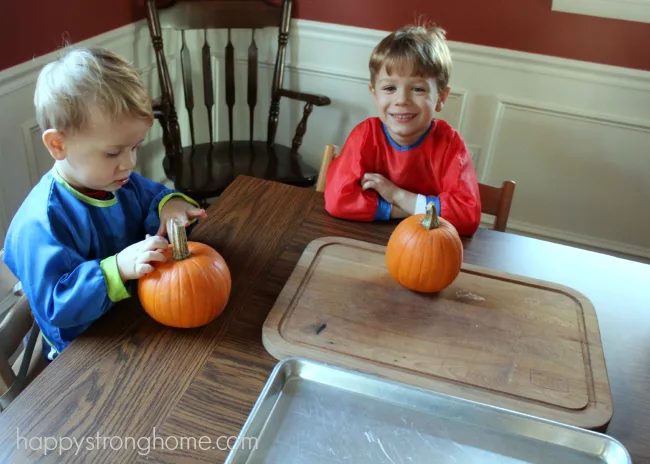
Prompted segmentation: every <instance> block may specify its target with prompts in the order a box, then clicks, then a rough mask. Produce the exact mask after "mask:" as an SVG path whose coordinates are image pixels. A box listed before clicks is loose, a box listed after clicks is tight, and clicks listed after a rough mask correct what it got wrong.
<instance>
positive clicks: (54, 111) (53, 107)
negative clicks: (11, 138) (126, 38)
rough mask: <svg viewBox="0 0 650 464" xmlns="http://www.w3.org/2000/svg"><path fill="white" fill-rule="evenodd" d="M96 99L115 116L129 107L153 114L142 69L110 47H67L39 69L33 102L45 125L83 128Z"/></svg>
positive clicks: (137, 112) (134, 111)
mask: <svg viewBox="0 0 650 464" xmlns="http://www.w3.org/2000/svg"><path fill="white" fill-rule="evenodd" d="M95 105H96V106H97V107H98V108H99V110H100V111H101V112H102V114H103V115H104V116H105V117H108V118H111V119H112V120H115V118H118V117H119V116H121V115H123V114H125V113H130V114H132V115H134V116H139V117H142V118H153V111H152V107H151V97H150V96H149V93H148V92H147V89H146V88H145V86H144V84H143V83H142V80H141V79H140V76H139V74H138V72H137V71H136V70H135V68H134V67H133V66H131V64H129V63H128V62H127V61H125V60H124V59H123V58H122V57H121V56H119V55H117V54H115V53H113V52H111V51H109V50H106V49H103V48H99V47H98V48H80V49H72V48H71V49H68V50H67V51H66V52H65V54H64V55H63V56H61V57H60V58H59V59H57V60H56V61H53V62H51V63H49V64H47V65H46V66H45V67H44V68H43V70H42V71H41V73H40V74H39V76H38V80H37V82H36V92H35V94H34V106H35V107H36V120H37V121H38V125H39V126H40V128H41V130H42V131H45V130H47V129H56V130H58V131H61V132H68V133H75V132H77V131H81V130H83V129H84V128H85V127H86V124H87V122H88V118H89V114H90V110H91V108H92V107H93V106H95Z"/></svg>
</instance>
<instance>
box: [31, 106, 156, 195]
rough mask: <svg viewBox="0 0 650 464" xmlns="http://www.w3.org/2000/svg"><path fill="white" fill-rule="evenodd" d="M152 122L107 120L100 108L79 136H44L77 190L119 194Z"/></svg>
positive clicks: (127, 117)
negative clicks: (117, 192) (117, 191)
mask: <svg viewBox="0 0 650 464" xmlns="http://www.w3.org/2000/svg"><path fill="white" fill-rule="evenodd" d="M151 126H152V121H151V120H148V119H143V118H139V117H133V116H130V115H124V116H123V117H121V118H120V119H119V120H118V121H112V120H110V119H109V118H106V117H105V116H104V115H103V114H102V113H101V112H100V111H99V110H98V109H97V108H93V109H92V110H91V111H90V117H89V121H88V124H87V127H86V128H84V129H83V130H81V131H79V132H77V133H75V134H63V133H61V132H58V131H56V130H54V129H50V130H48V131H46V132H45V133H44V134H43V140H44V143H45V145H46V146H47V148H48V150H49V151H50V153H51V154H52V156H53V157H54V159H55V160H56V161H57V170H58V171H59V173H60V174H61V176H62V177H63V178H64V179H65V180H66V181H67V182H68V183H69V184H70V185H71V186H72V187H74V188H75V189H77V190H79V191H81V192H83V191H88V190H105V191H109V192H110V191H115V190H117V189H119V188H120V187H122V186H123V185H124V184H126V182H128V178H129V176H130V175H131V173H132V172H133V169H134V168H135V165H136V161H137V149H138V148H139V146H140V144H141V143H142V141H143V140H144V138H145V136H146V134H147V131H148V130H149V129H150V128H151Z"/></svg>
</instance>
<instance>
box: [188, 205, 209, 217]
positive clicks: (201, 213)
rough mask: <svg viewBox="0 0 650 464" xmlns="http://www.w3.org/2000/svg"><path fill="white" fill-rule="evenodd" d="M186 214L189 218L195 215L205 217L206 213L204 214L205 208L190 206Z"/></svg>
mask: <svg viewBox="0 0 650 464" xmlns="http://www.w3.org/2000/svg"><path fill="white" fill-rule="evenodd" d="M187 216H188V217H191V218H195V217H200V218H203V219H205V218H207V217H208V215H207V214H206V212H205V210H204V209H202V208H190V209H188V210H187Z"/></svg>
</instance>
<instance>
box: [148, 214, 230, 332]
mask: <svg viewBox="0 0 650 464" xmlns="http://www.w3.org/2000/svg"><path fill="white" fill-rule="evenodd" d="M167 230H168V235H169V238H170V242H171V243H170V245H169V246H168V248H167V249H166V250H163V253H164V254H165V256H166V258H167V260H166V261H164V262H156V263H155V264H154V270H153V271H152V272H150V273H149V274H147V275H145V276H143V277H141V278H140V279H139V281H138V296H139V298H140V303H141V304H142V307H143V308H144V310H145V311H146V312H147V313H148V314H149V315H150V316H151V317H152V318H153V319H155V320H156V321H158V322H160V323H161V324H163V325H166V326H169V327H178V328H193V327H201V326H203V325H206V324H208V323H210V322H212V321H213V320H214V319H216V318H217V317H218V316H219V315H220V314H221V313H222V312H223V310H224V309H225V307H226V304H227V303H228V300H229V298H230V289H231V285H232V281H231V276H230V270H229V268H228V266H227V264H226V262H225V260H224V259H223V257H222V256H221V255H220V254H219V253H218V252H217V251H216V250H214V249H213V248H212V247H210V246H208V245H205V244H203V243H200V242H188V240H187V235H186V232H185V226H184V225H183V224H181V223H180V222H178V221H175V220H171V221H169V223H168V227H167Z"/></svg>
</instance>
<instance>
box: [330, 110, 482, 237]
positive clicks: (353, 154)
mask: <svg viewBox="0 0 650 464" xmlns="http://www.w3.org/2000/svg"><path fill="white" fill-rule="evenodd" d="M366 173H375V174H381V175H383V176H384V177H386V178H387V179H388V180H389V181H391V182H392V183H393V184H395V185H396V186H397V187H399V188H402V189H404V190H406V191H409V192H411V193H414V194H420V195H424V196H425V197H427V198H426V199H427V203H428V202H429V201H434V202H435V204H436V207H437V211H438V214H439V215H440V216H441V217H443V218H444V219H446V220H447V221H449V222H450V223H451V224H453V226H454V227H456V230H457V231H458V233H459V234H460V235H465V236H470V235H473V234H474V233H475V232H476V229H477V228H478V226H479V223H480V221H481V200H480V196H479V190H478V181H477V177H476V171H475V170H474V165H473V164H472V158H471V156H470V154H469V152H468V150H467V146H466V145H465V142H464V141H463V139H462V138H461V136H460V134H459V133H458V132H457V131H456V130H455V129H454V128H452V127H451V126H450V125H449V124H448V123H447V122H445V121H443V120H439V119H434V120H432V122H431V125H430V127H429V129H428V130H427V131H426V132H425V133H424V134H423V135H422V136H421V137H420V139H419V140H417V141H416V142H415V143H413V144H412V145H409V146H400V145H398V144H397V143H396V142H395V141H394V140H393V139H392V138H391V136H390V134H389V133H388V130H387V128H386V127H385V126H384V124H383V123H382V122H381V120H380V119H379V118H377V117H373V118H369V119H366V120H365V121H363V122H362V123H360V124H359V125H357V126H356V127H355V128H354V129H353V130H352V132H351V134H350V136H349V137H348V139H347V140H346V142H345V145H344V146H343V150H342V151H341V154H340V155H339V156H337V157H336V158H335V159H334V160H333V161H332V162H331V163H330V166H329V168H328V171H327V178H326V187H325V209H326V210H327V211H328V213H330V214H331V215H332V216H335V217H338V218H342V219H350V220H356V221H379V220H388V219H390V214H391V207H392V205H391V204H390V203H388V202H387V201H386V200H385V199H383V198H382V197H381V196H380V195H379V194H378V193H377V192H376V191H375V190H373V189H368V190H365V191H364V190H361V181H362V179H363V176H364V174H366Z"/></svg>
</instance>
